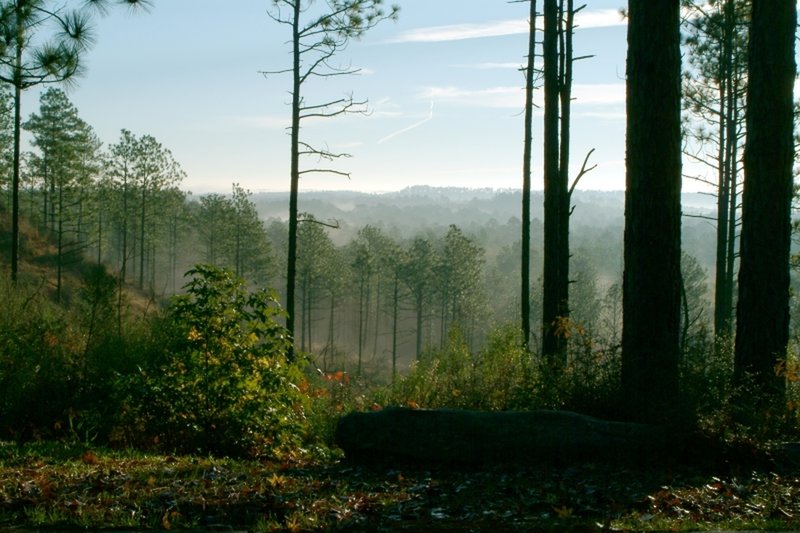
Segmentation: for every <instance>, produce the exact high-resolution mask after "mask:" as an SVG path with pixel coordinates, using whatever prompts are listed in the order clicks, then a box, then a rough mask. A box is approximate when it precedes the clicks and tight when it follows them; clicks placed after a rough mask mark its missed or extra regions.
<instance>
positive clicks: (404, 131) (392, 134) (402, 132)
mask: <svg viewBox="0 0 800 533" xmlns="http://www.w3.org/2000/svg"><path fill="white" fill-rule="evenodd" d="M431 120H433V100H431V110H430V112H429V113H428V116H427V117H425V118H423V119H422V120H420V121H419V122H415V123H414V124H412V125H410V126H406V127H405V128H403V129H401V130H397V131H395V132H394V133H390V134H389V135H387V136H386V137H383V138H382V139H378V144H383V143H385V142H386V141H389V140H391V139H394V138H395V137H397V136H398V135H402V134H404V133H406V132H409V131H411V130H413V129H414V128H419V127H420V126H422V125H423V124H425V123H426V122H430V121H431Z"/></svg>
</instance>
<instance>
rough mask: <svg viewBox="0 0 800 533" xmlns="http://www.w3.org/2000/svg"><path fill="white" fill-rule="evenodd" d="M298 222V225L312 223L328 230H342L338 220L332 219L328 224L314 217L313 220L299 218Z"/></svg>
mask: <svg viewBox="0 0 800 533" xmlns="http://www.w3.org/2000/svg"><path fill="white" fill-rule="evenodd" d="M297 222H298V223H301V222H311V223H312V224H319V225H320V226H325V227H326V228H332V229H341V225H340V224H339V221H338V220H336V219H335V218H332V219H330V220H329V221H328V222H323V221H321V220H317V219H316V218H313V217H311V218H298V219H297Z"/></svg>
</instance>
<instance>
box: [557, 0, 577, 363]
mask: <svg viewBox="0 0 800 533" xmlns="http://www.w3.org/2000/svg"><path fill="white" fill-rule="evenodd" d="M573 7H574V6H573V0H566V8H565V6H564V0H561V4H560V7H559V19H560V27H559V31H560V32H561V39H560V47H561V50H560V53H559V58H560V62H561V67H560V68H561V75H560V76H559V78H560V83H559V97H560V104H561V124H560V129H561V131H560V133H561V139H560V143H561V144H560V147H559V163H558V166H559V169H558V170H559V176H560V177H559V182H558V192H559V195H560V196H561V206H560V208H559V212H558V215H559V217H560V218H561V220H559V223H558V230H559V232H560V234H559V247H558V292H559V295H560V298H559V304H558V316H559V317H560V318H562V319H564V318H569V315H570V310H569V284H570V281H569V258H570V248H569V218H570V212H571V195H570V192H569V157H570V120H571V119H572V66H573V61H572V34H573V18H574V11H573ZM559 337H560V338H559V353H558V357H559V362H560V364H561V365H562V366H563V365H566V362H567V339H566V338H565V337H564V336H563V335H561V336H559Z"/></svg>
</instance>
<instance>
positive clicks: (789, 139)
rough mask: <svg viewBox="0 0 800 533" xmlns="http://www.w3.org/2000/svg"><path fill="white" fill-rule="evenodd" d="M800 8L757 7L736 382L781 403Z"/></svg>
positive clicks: (786, 0)
mask: <svg viewBox="0 0 800 533" xmlns="http://www.w3.org/2000/svg"><path fill="white" fill-rule="evenodd" d="M796 9H797V2H796V0H761V1H759V0H754V1H753V6H752V19H751V26H750V47H749V61H748V68H749V76H748V78H749V80H750V81H749V88H748V94H747V110H746V116H747V140H746V143H745V158H744V168H745V178H744V179H745V181H744V195H743V204H742V236H741V263H740V267H739V303H738V308H737V328H736V356H735V368H734V370H735V375H736V377H737V378H738V379H739V380H742V379H744V378H745V377H746V376H747V375H752V376H753V378H755V380H756V382H757V384H758V385H759V386H760V387H761V390H762V391H763V392H764V393H765V394H769V395H772V396H773V397H776V399H779V397H782V395H783V393H784V388H785V384H784V378H783V377H782V376H780V375H779V374H778V373H777V372H776V367H777V365H778V364H779V363H780V362H781V361H782V360H783V359H784V358H785V356H786V345H787V343H788V340H789V248H790V244H791V201H792V193H793V190H792V189H793V172H792V164H793V160H794V138H793V132H794V112H793V89H794V81H795V71H796V66H795V57H794V48H795V45H794V40H795V30H796V20H797V11H796Z"/></svg>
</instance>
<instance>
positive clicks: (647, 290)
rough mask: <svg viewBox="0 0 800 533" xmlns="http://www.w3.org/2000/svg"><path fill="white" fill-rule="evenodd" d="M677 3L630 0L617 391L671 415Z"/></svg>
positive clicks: (642, 414)
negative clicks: (625, 181)
mask: <svg viewBox="0 0 800 533" xmlns="http://www.w3.org/2000/svg"><path fill="white" fill-rule="evenodd" d="M679 4H680V2H679V0H659V1H658V2H653V1H652V0H630V1H629V3H628V15H629V19H628V62H627V147H626V148H627V155H626V164H627V188H626V194H625V272H624V280H623V314H624V323H623V330H622V389H623V396H624V398H625V403H626V408H627V409H628V415H629V416H630V417H631V418H634V419H638V420H641V421H648V422H653V421H663V420H665V419H669V418H671V417H672V416H674V415H675V414H676V413H675V409H676V406H677V399H678V360H679V349H680V346H679V343H680V305H681V296H680V286H681V283H680V280H681V271H680V261H681V204H680V192H681V113H680V109H681V91H680V75H681V70H680V68H681V55H680V33H679V26H680V17H679V7H680V6H679Z"/></svg>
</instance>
